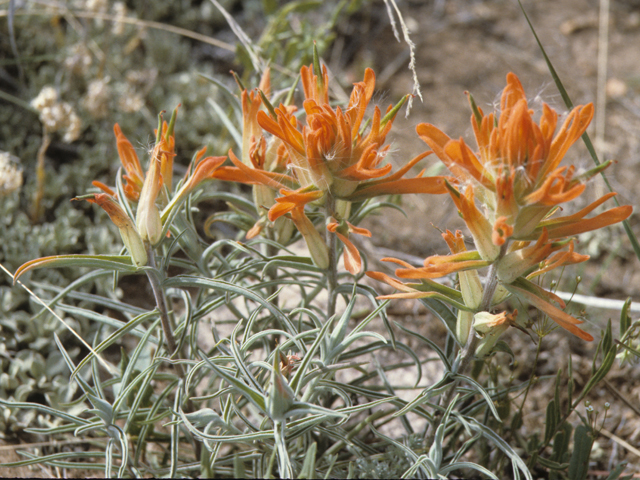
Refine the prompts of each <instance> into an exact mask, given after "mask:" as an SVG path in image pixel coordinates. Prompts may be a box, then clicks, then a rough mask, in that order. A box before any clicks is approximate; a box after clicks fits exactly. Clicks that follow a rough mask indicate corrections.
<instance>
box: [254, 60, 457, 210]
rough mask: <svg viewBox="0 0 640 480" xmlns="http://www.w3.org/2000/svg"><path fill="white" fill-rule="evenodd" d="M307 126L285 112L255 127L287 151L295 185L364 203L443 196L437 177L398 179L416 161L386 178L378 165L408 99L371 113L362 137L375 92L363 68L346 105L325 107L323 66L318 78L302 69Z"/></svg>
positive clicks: (386, 168) (263, 116)
mask: <svg viewBox="0 0 640 480" xmlns="http://www.w3.org/2000/svg"><path fill="white" fill-rule="evenodd" d="M300 74H301V78H302V86H303V90H304V93H305V101H304V104H303V105H304V110H305V114H306V124H304V125H303V124H301V123H300V122H299V121H298V119H297V118H296V117H295V116H294V115H293V112H292V111H291V110H290V109H287V108H286V107H284V106H283V105H280V106H279V107H278V108H275V109H274V110H273V112H274V113H275V117H272V116H270V115H269V114H267V113H266V112H263V111H260V112H258V114H257V121H258V124H259V125H260V126H261V127H262V128H263V129H264V130H266V131H267V132H269V133H271V134H272V135H274V136H275V137H277V138H279V139H280V140H281V141H282V142H283V144H284V146H285V148H286V151H287V154H288V157H289V161H290V164H291V169H292V171H293V175H294V177H295V179H296V181H297V182H298V183H299V184H300V185H301V186H302V187H307V186H310V185H314V186H315V187H316V188H318V189H319V190H323V191H327V192H330V193H331V194H332V195H334V196H335V197H337V198H339V199H344V200H350V201H353V200H358V201H359V200H363V199H365V198H370V197H372V196H376V195H384V194H388V193H424V192H428V193H445V189H444V182H443V181H442V178H441V177H435V178H420V177H421V175H419V176H418V177H416V178H414V179H401V177H402V176H403V175H404V174H405V173H406V172H407V171H408V170H409V168H411V166H413V165H414V164H415V163H417V161H419V160H420V159H422V158H424V156H425V155H422V156H420V157H419V158H418V159H414V160H413V161H411V162H410V165H409V166H408V168H405V169H403V170H402V173H401V174H400V175H397V174H396V175H390V172H391V169H392V166H391V165H390V164H386V165H382V163H383V161H384V159H385V157H386V155H387V153H388V150H389V147H388V146H384V142H385V139H386V136H387V134H388V133H389V131H390V129H391V126H392V124H393V120H394V118H395V116H396V114H397V112H398V110H399V109H400V107H401V106H402V105H403V104H404V102H405V101H406V100H407V98H408V97H404V98H403V99H402V100H401V101H400V102H399V103H398V104H397V105H396V106H389V108H388V109H387V111H386V114H385V115H384V117H383V115H382V112H381V110H380V108H379V107H377V106H376V107H375V108H374V112H373V117H372V118H371V121H370V126H369V128H368V132H367V133H366V134H365V133H363V132H362V129H363V120H364V115H365V111H366V109H367V106H368V105H369V102H370V101H371V97H372V96H373V91H374V88H375V74H374V72H373V70H371V69H367V70H366V71H365V74H364V80H363V81H362V82H358V83H355V84H354V87H353V91H352V93H351V96H350V98H349V103H348V105H347V106H346V107H345V108H344V110H343V109H342V108H341V107H337V108H335V109H334V108H333V107H331V105H329V98H328V90H327V85H328V75H327V71H326V68H325V67H323V69H322V75H321V77H320V78H319V77H318V76H317V75H316V74H315V72H314V67H306V66H304V67H302V69H301V72H300Z"/></svg>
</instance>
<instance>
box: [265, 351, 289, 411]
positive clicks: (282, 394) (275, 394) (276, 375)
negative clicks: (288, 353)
mask: <svg viewBox="0 0 640 480" xmlns="http://www.w3.org/2000/svg"><path fill="white" fill-rule="evenodd" d="M279 352H280V351H279V350H276V354H275V355H274V357H273V358H274V359H273V370H272V371H271V383H270V385H269V390H268V397H267V402H266V407H267V414H268V415H269V417H270V418H271V420H274V421H280V422H283V421H284V420H286V417H287V412H288V411H289V410H290V409H291V407H292V405H293V402H294V400H295V398H296V395H295V393H294V392H293V390H292V389H291V387H290V386H289V384H288V383H287V380H286V379H285V378H284V376H283V375H282V372H281V370H280V355H279Z"/></svg>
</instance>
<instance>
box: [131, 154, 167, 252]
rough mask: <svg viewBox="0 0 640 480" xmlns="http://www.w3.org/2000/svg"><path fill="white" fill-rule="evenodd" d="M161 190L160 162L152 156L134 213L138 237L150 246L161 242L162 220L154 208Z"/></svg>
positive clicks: (156, 208)
mask: <svg viewBox="0 0 640 480" xmlns="http://www.w3.org/2000/svg"><path fill="white" fill-rule="evenodd" d="M156 148H157V147H156ZM161 188H162V176H161V175H160V162H159V161H158V160H157V158H156V156H155V155H152V157H151V164H150V165H149V171H148V172H147V176H146V178H145V179H144V185H143V186H142V192H140V201H139V202H138V210H137V212H136V226H137V227H138V232H139V233H140V237H141V238H142V240H143V241H145V242H149V243H150V244H151V245H156V244H157V243H159V242H160V240H162V220H161V219H160V211H159V210H158V207H157V206H156V198H157V197H158V193H160V189H161Z"/></svg>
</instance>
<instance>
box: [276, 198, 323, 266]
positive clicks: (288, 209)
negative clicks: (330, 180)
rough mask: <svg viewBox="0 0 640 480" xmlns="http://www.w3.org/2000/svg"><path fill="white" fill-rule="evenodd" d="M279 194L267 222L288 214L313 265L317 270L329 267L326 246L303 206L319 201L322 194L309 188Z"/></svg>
mask: <svg viewBox="0 0 640 480" xmlns="http://www.w3.org/2000/svg"><path fill="white" fill-rule="evenodd" d="M280 194H281V195H282V196H281V197H278V198H276V204H275V205H274V206H273V207H271V209H270V210H269V214H268V217H269V220H270V221H272V222H274V221H276V219H278V218H280V217H282V216H283V215H286V214H290V215H291V220H292V221H293V223H294V224H295V226H296V228H297V229H298V231H299V232H300V234H301V235H302V238H304V241H305V242H306V244H307V248H309V253H310V254H311V258H312V259H313V263H315V264H316V266H317V267H319V268H322V269H326V268H327V267H328V266H329V251H328V250H327V245H326V244H325V242H324V240H323V238H322V236H321V235H320V233H319V232H318V230H317V229H316V227H315V225H314V224H313V222H312V221H311V220H309V218H308V217H307V216H306V215H305V213H304V207H305V205H306V204H308V203H310V202H314V201H317V200H320V199H321V198H322V197H323V193H322V192H321V191H319V190H315V189H313V187H310V188H301V189H299V190H296V191H292V190H287V189H282V190H280Z"/></svg>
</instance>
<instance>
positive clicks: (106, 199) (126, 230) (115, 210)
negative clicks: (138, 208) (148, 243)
mask: <svg viewBox="0 0 640 480" xmlns="http://www.w3.org/2000/svg"><path fill="white" fill-rule="evenodd" d="M74 200H86V201H88V202H90V203H95V204H97V205H99V206H100V207H102V209H103V210H104V211H105V212H107V215H109V218H110V219H111V221H112V222H113V223H114V224H115V226H116V227H118V230H119V231H120V236H121V237H122V242H123V243H124V245H125V246H126V247H127V250H129V253H130V254H131V258H132V260H133V263H134V264H135V265H136V266H138V267H142V266H144V265H146V264H147V260H148V259H147V252H146V249H145V247H144V244H143V243H142V239H141V238H140V235H139V234H138V230H137V229H136V226H135V224H134V223H133V220H131V218H129V215H127V212H125V211H124V209H123V208H122V207H121V206H120V204H119V203H118V202H117V201H116V199H115V198H113V197H112V196H111V195H108V194H106V193H96V194H91V195H88V196H86V197H82V198H75V199H74Z"/></svg>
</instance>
